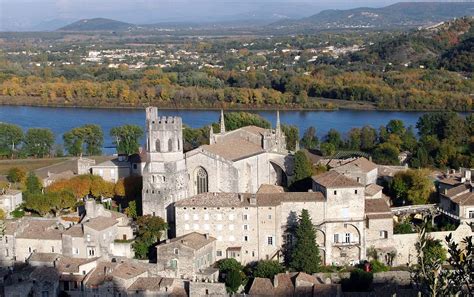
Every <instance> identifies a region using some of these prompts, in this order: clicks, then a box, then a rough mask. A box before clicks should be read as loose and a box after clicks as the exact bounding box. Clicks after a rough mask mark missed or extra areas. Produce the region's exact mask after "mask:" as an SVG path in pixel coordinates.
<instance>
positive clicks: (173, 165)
mask: <svg viewBox="0 0 474 297" xmlns="http://www.w3.org/2000/svg"><path fill="white" fill-rule="evenodd" d="M220 126H221V131H220V132H219V133H216V134H214V133H213V132H212V130H211V132H210V133H211V134H210V143H209V145H203V146H201V147H199V148H197V149H194V150H192V151H189V152H187V153H186V154H184V153H183V132H182V129H183V128H182V121H181V118H179V117H159V116H158V110H157V108H156V107H148V108H147V109H146V136H147V140H146V153H147V156H146V165H145V167H144V170H143V190H142V200H143V213H144V214H150V215H156V216H161V217H163V218H165V219H166V221H167V222H168V224H169V225H170V227H171V228H170V229H171V230H174V227H173V226H174V221H175V220H174V209H173V205H174V203H175V202H177V201H180V200H182V199H185V198H188V197H191V196H193V195H196V194H200V193H204V192H244V193H255V192H256V191H257V190H258V188H259V187H260V185H262V184H286V182H287V180H288V178H291V172H292V157H291V156H290V155H289V153H288V151H287V150H286V137H285V135H284V134H283V132H282V131H281V127H280V121H279V117H278V120H277V126H276V129H274V130H273V129H263V128H259V127H255V126H248V127H243V128H240V129H237V130H234V131H229V132H226V131H225V123H224V116H223V113H221V121H220ZM170 235H172V236H173V234H170Z"/></svg>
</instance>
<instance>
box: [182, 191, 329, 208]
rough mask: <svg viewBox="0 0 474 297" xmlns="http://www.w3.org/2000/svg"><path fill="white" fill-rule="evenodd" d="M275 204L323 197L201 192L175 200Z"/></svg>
mask: <svg viewBox="0 0 474 297" xmlns="http://www.w3.org/2000/svg"><path fill="white" fill-rule="evenodd" d="M253 197H254V198H255V202H256V204H255V206H276V205H280V204H282V203H285V202H311V201H314V202H322V201H325V198H324V196H323V194H322V193H320V192H277V193H257V194H248V193H241V194H239V193H202V194H198V195H196V196H193V197H191V198H187V199H183V200H181V201H178V202H176V204H175V205H176V206H177V207H241V206H251V205H252V204H251V202H250V200H251V199H252V198H253Z"/></svg>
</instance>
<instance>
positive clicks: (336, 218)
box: [175, 171, 393, 265]
mask: <svg viewBox="0 0 474 297" xmlns="http://www.w3.org/2000/svg"><path fill="white" fill-rule="evenodd" d="M175 208H176V223H177V224H176V234H177V235H178V236H182V235H185V234H187V233H190V232H201V233H209V234H210V235H211V236H213V237H215V238H216V239H217V241H216V260H219V259H222V258H236V259H237V260H238V261H240V262H243V263H249V262H251V261H256V260H262V259H278V258H279V257H280V256H281V251H282V247H283V246H284V245H286V244H293V235H292V233H291V232H288V231H287V230H291V229H292V227H293V226H294V225H295V223H296V222H297V218H298V216H299V214H300V213H301V211H302V210H303V209H307V210H308V211H309V214H310V216H311V218H312V221H313V224H314V225H315V227H316V230H317V236H316V238H317V244H318V245H319V249H320V253H321V256H322V259H323V263H325V264H328V265H330V264H340V265H342V264H350V263H355V262H358V261H359V260H361V259H365V258H366V249H367V247H368V246H367V242H369V243H373V244H377V245H383V246H384V247H387V248H388V247H389V246H390V245H391V237H392V234H393V231H392V229H393V221H392V218H391V215H390V211H389V209H388V206H387V204H386V203H385V201H384V200H382V199H377V198H370V202H368V200H367V199H366V198H365V187H364V186H363V185H362V184H360V183H358V182H356V181H355V180H352V179H350V178H348V177H347V176H345V175H343V174H341V173H338V172H336V171H329V172H327V173H324V174H322V175H319V176H317V177H314V178H313V191H312V192H303V193H297V192H282V191H281V188H279V187H269V186H263V187H261V190H260V191H258V192H257V193H256V194H249V193H240V194H239V193H201V194H199V195H196V196H194V197H191V198H187V199H184V200H181V201H179V202H177V203H176V206H175Z"/></svg>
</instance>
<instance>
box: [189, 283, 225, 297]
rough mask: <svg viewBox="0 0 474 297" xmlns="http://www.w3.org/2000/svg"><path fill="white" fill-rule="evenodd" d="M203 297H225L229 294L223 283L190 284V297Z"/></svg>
mask: <svg viewBox="0 0 474 297" xmlns="http://www.w3.org/2000/svg"><path fill="white" fill-rule="evenodd" d="M201 296H219V297H225V296H228V294H227V291H226V288H225V284H223V283H206V282H189V297H201Z"/></svg>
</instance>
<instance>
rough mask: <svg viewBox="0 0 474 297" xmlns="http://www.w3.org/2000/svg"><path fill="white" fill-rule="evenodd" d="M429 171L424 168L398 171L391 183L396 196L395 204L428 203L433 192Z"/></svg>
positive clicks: (391, 189) (393, 193) (391, 188)
mask: <svg viewBox="0 0 474 297" xmlns="http://www.w3.org/2000/svg"><path fill="white" fill-rule="evenodd" d="M433 187H434V186H433V183H432V182H431V180H430V178H429V172H428V171H427V170H424V169H410V170H406V171H402V172H398V173H396V174H395V176H394V177H393V180H392V182H391V184H390V191H391V192H392V195H393V196H395V201H394V204H396V205H405V204H426V203H427V202H428V200H429V198H430V196H431V194H432V193H433Z"/></svg>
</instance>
